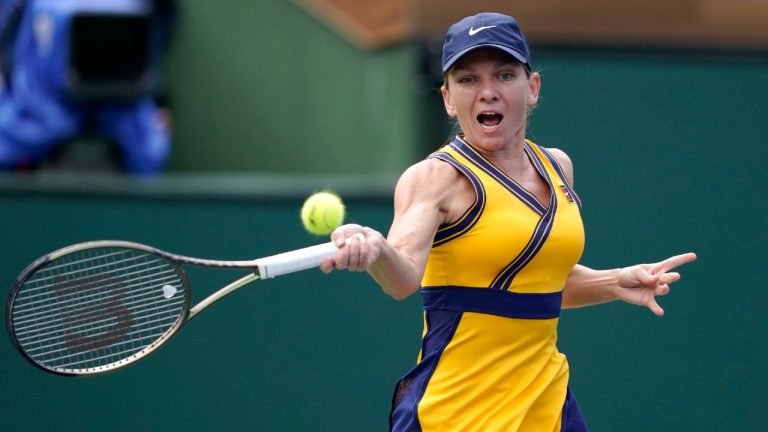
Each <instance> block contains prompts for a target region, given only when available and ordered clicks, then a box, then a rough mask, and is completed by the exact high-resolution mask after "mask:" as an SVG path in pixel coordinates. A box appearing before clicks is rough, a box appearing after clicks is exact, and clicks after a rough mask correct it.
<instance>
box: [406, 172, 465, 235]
mask: <svg viewBox="0 0 768 432" xmlns="http://www.w3.org/2000/svg"><path fill="white" fill-rule="evenodd" d="M465 183H466V185H465ZM468 185H469V182H468V181H467V180H466V179H465V178H464V176H463V174H461V173H460V172H459V171H458V170H457V169H456V168H454V167H453V166H452V165H450V164H448V163H446V162H443V161H441V160H438V159H426V160H423V161H421V162H418V163H416V164H414V165H412V166H410V167H409V168H408V169H407V170H405V172H404V173H403V174H402V176H400V180H398V182H397V187H396V188H395V212H398V211H404V210H405V209H407V208H414V207H422V209H423V208H424V207H426V208H430V209H435V210H437V211H438V212H439V213H440V214H441V215H442V217H441V219H442V221H443V222H444V221H446V220H450V219H451V216H452V215H453V214H454V213H455V212H457V211H462V210H461V209H458V208H456V206H457V204H458V203H457V197H461V196H463V195H465V194H464V193H463V190H464V189H466V188H467V186H468ZM458 205H459V206H461V204H458Z"/></svg>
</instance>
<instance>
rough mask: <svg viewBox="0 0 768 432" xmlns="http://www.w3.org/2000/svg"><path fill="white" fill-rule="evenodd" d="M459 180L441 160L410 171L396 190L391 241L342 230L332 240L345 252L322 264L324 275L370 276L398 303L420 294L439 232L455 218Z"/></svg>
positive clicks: (369, 232)
mask: <svg viewBox="0 0 768 432" xmlns="http://www.w3.org/2000/svg"><path fill="white" fill-rule="evenodd" d="M460 176H461V174H459V173H458V171H456V170H455V169H454V168H453V167H451V166H450V165H448V164H446V163H444V162H440V161H437V160H426V161H423V162H420V163H418V164H416V165H414V166H412V167H411V168H409V169H408V170H406V172H405V173H403V175H402V176H401V178H400V180H399V181H398V184H397V187H396V188H395V198H394V201H395V214H394V218H393V221H392V226H391V228H390V230H389V234H388V235H387V238H386V239H384V237H383V236H382V235H381V234H380V233H379V232H377V231H375V230H373V229H371V228H367V227H361V226H359V225H344V226H342V227H339V228H338V229H336V230H335V231H334V232H333V233H332V235H331V238H332V240H333V241H334V242H336V243H337V245H339V246H340V247H341V249H340V250H339V253H337V255H336V256H335V257H334V258H332V259H331V258H329V259H326V260H325V261H323V263H322V264H321V269H322V270H323V271H326V272H328V271H331V270H332V269H345V268H346V269H349V270H352V271H368V273H369V274H370V275H371V276H372V277H373V279H374V280H375V281H376V282H377V283H378V284H379V285H380V286H381V288H382V289H383V290H384V292H385V293H387V294H388V295H390V296H391V297H393V298H395V299H398V300H400V299H404V298H406V297H408V296H409V295H411V294H413V293H414V292H416V291H417V290H418V289H419V287H420V285H421V279H422V277H423V276H424V271H425V268H426V265H427V257H428V256H429V251H430V249H431V247H432V241H433V239H434V237H435V233H436V232H437V228H438V227H439V226H440V224H442V223H443V222H444V221H445V220H446V218H447V217H448V215H449V214H451V213H453V212H452V210H451V206H452V205H454V203H455V201H454V200H455V198H454V195H455V193H456V188H457V182H459V181H460V180H459V179H460ZM459 184H461V183H459ZM361 234H362V235H361Z"/></svg>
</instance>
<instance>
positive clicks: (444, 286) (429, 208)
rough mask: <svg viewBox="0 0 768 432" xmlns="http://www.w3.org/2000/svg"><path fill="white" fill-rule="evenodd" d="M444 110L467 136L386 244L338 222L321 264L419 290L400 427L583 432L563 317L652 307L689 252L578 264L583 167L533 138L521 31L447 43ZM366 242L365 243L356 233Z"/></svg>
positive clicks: (533, 87)
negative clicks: (619, 304)
mask: <svg viewBox="0 0 768 432" xmlns="http://www.w3.org/2000/svg"><path fill="white" fill-rule="evenodd" d="M442 65H443V72H444V74H445V81H444V85H443V87H442V89H441V90H442V95H443V101H444V104H445V110H446V112H447V113H448V115H449V116H450V117H453V118H454V119H456V120H457V121H458V124H459V126H460V130H461V131H460V132H459V133H458V134H457V135H456V137H455V138H454V139H453V140H452V141H451V142H450V143H449V144H447V145H446V146H444V147H442V148H441V149H440V150H439V151H437V152H435V153H433V154H432V155H430V156H429V157H428V158H427V159H426V160H424V161H422V162H419V163H417V164H415V165H413V166H411V167H410V168H408V169H407V170H406V171H405V172H404V174H403V175H402V176H401V178H400V180H399V181H398V184H397V187H396V190H395V196H394V201H395V215H394V220H393V222H392V226H391V228H390V231H389V234H388V237H387V238H386V239H385V238H384V236H383V235H382V234H381V233H379V232H377V231H375V230H373V229H371V228H369V227H363V226H359V225H343V226H341V227H339V228H338V229H336V230H335V231H334V232H333V233H332V235H331V237H332V240H333V241H334V242H336V243H337V245H338V246H340V250H339V252H338V253H337V254H336V255H335V256H333V257H331V258H326V259H325V260H324V261H323V263H322V264H321V268H322V270H323V271H325V272H330V271H332V270H333V269H348V270H351V271H368V272H369V273H370V274H371V276H372V277H373V278H374V279H375V280H376V282H378V283H379V284H380V285H381V287H382V288H383V290H384V291H385V292H386V293H387V294H389V295H390V296H392V297H394V298H395V299H403V298H406V297H408V296H409V295H411V294H413V293H414V292H416V291H417V290H419V289H421V295H422V297H423V303H424V318H425V330H424V336H423V341H422V349H421V352H420V353H419V357H418V362H417V364H416V366H415V367H414V368H413V369H412V370H411V371H410V372H408V373H407V374H406V375H405V376H404V377H403V378H402V379H401V380H400V381H399V382H398V383H397V386H396V389H395V394H394V397H393V400H392V411H391V413H390V429H391V430H392V431H536V432H542V431H566V432H573V431H586V430H587V426H586V424H585V422H584V420H583V418H582V415H581V413H580V411H579V407H578V405H577V403H576V400H575V399H574V397H573V395H572V394H571V392H570V391H569V386H568V381H569V373H570V371H569V367H568V362H567V360H566V357H565V356H564V355H563V354H561V353H560V352H559V351H558V349H557V347H556V340H557V324H558V318H559V315H560V309H561V307H565V308H571V307H580V306H587V305H594V304H598V303H605V302H609V301H612V300H616V299H620V300H623V301H626V302H628V303H632V304H636V305H640V306H645V307H647V308H649V309H650V310H651V311H652V312H653V313H655V314H656V315H662V314H663V313H664V311H663V310H662V308H661V307H660V306H659V305H658V303H657V302H656V296H663V295H665V294H667V293H668V292H669V290H670V287H669V285H670V284H671V283H672V282H675V281H677V280H678V279H679V278H680V275H679V274H678V273H676V272H672V271H671V270H672V269H674V268H675V267H677V266H680V265H682V264H685V263H688V262H691V261H693V260H695V259H696V255H695V254H693V253H688V254H683V255H678V256H674V257H671V258H668V259H666V260H664V261H662V262H659V263H655V264H640V265H633V266H629V267H624V268H618V269H613V270H593V269H590V268H587V267H585V266H582V265H579V264H578V261H579V259H580V257H581V254H582V249H583V246H584V230H583V225H582V221H581V217H580V207H581V203H580V201H579V197H578V195H577V194H576V192H575V191H574V189H573V166H572V163H571V160H570V159H569V157H568V156H567V155H566V154H565V153H564V152H563V151H561V150H558V149H554V148H545V147H542V146H539V145H537V144H535V143H533V142H531V141H529V140H526V138H525V136H526V135H525V130H526V120H527V114H528V111H529V110H530V109H531V108H532V107H533V106H535V105H536V103H537V102H538V98H539V91H540V89H541V79H540V76H539V74H538V73H537V72H535V71H532V69H531V56H530V51H529V48H528V44H527V42H526V39H525V37H524V36H523V33H522V32H521V30H520V28H519V27H518V24H517V22H516V21H515V20H514V19H513V18H512V17H509V16H506V15H501V14H497V13H482V14H479V15H475V16H470V17H467V18H464V19H462V20H461V21H459V22H457V23H455V24H453V25H452V26H451V27H450V28H449V30H448V33H447V34H446V38H445V43H444V46H443V61H442ZM358 233H362V234H363V236H356V234H358Z"/></svg>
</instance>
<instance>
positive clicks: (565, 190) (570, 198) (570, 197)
mask: <svg viewBox="0 0 768 432" xmlns="http://www.w3.org/2000/svg"><path fill="white" fill-rule="evenodd" d="M560 191H562V192H563V195H564V196H565V198H566V199H567V200H568V202H569V203H572V202H574V200H573V195H571V192H570V191H569V190H568V187H567V186H566V185H562V184H561V185H560Z"/></svg>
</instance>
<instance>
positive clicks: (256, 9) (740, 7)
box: [0, 0, 768, 432]
mask: <svg viewBox="0 0 768 432" xmlns="http://www.w3.org/2000/svg"><path fill="white" fill-rule="evenodd" d="M0 5H1V6H0V60H1V63H0V66H2V69H1V70H2V77H3V79H2V86H0V168H1V169H2V172H0V245H2V249H1V251H0V283H1V284H5V286H6V287H10V285H11V283H12V282H13V280H14V278H15V277H16V276H17V275H18V274H19V272H20V271H21V270H22V269H23V268H24V267H25V266H26V265H27V264H28V263H29V262H31V261H32V260H34V259H36V258H38V257H39V256H41V255H43V254H44V253H46V252H49V251H51V250H53V249H56V248H59V247H62V246H65V245H67V244H71V243H76V242H81V241H87V240H94V239H103V238H116V239H125V240H133V241H137V242H142V243H146V244H150V245H153V246H156V247H159V248H161V249H164V250H168V251H172V252H177V253H181V254H185V255H191V256H199V257H205V258H214V259H248V258H251V257H258V256H263V255H268V254H273V253H276V252H280V251H283V250H288V249H293V248H297V247H302V246H306V245H309V244H313V243H318V242H321V241H324V239H322V238H317V237H313V236H310V235H309V234H307V233H306V232H304V231H303V229H302V227H301V224H300V221H299V208H300V205H301V202H302V201H303V199H304V198H305V197H306V196H307V195H308V194H309V193H311V192H314V191H317V190H320V189H323V188H331V189H334V190H336V191H337V192H339V193H340V194H341V195H342V196H343V197H344V199H345V200H346V203H347V208H348V214H349V219H348V220H349V221H352V222H356V223H362V224H366V225H370V226H372V227H374V228H377V229H379V230H381V231H383V232H386V231H387V229H388V227H389V222H390V220H391V217H392V198H391V196H392V190H393V187H394V184H395V182H396V180H397V177H398V175H399V174H400V173H401V172H402V171H403V170H404V169H405V168H406V167H407V166H409V165H410V164H412V163H414V162H416V161H418V160H421V159H423V158H424V157H425V156H426V155H427V154H429V153H430V152H431V151H433V150H434V149H436V148H438V147H439V146H440V145H441V144H443V143H444V142H445V141H446V140H447V139H448V138H449V134H450V130H451V127H452V126H451V124H450V122H449V121H448V119H447V118H446V117H445V114H444V111H443V107H442V101H441V98H440V95H439V86H440V84H441V80H442V77H441V76H440V73H439V58H440V49H441V45H442V37H443V34H444V33H445V30H446V29H447V27H448V26H449V25H450V24H451V23H452V22H454V21H456V20H458V19H460V18H461V17H463V16H466V15H469V14H474V13H477V12H481V11H499V12H504V13H508V14H510V15H513V16H515V17H516V18H518V20H519V21H520V23H521V27H522V29H523V31H524V32H525V33H526V35H527V36H528V39H529V42H530V44H531V47H532V55H533V63H534V69H536V70H538V71H539V72H540V73H541V75H542V96H541V99H540V105H539V106H538V107H537V108H536V109H535V111H534V112H533V115H532V117H531V118H530V124H529V128H528V135H529V137H530V138H531V139H533V140H534V141H536V142H537V143H539V144H540V145H543V146H547V147H558V148H562V149H564V150H565V151H566V152H567V153H568V154H569V155H570V156H571V158H572V160H573V162H574V166H575V179H576V181H575V187H576V190H577V192H578V193H579V195H580V197H581V199H582V202H583V204H584V208H583V218H584V223H585V226H586V230H587V246H586V250H585V254H584V257H583V260H582V263H583V264H585V265H588V266H592V267H597V268H610V267H616V266H621V265H626V264H631V263H636V262H650V261H655V260H659V259H662V258H664V257H666V256H668V255H670V254H675V253H681V252H685V251H688V250H693V251H695V252H697V253H698V255H699V260H698V261H697V262H696V263H695V264H693V265H690V266H688V267H687V268H684V269H682V273H683V280H682V281H681V282H679V283H677V284H676V286H675V287H673V292H672V293H671V294H670V295H669V296H667V297H666V298H664V299H662V300H661V303H662V306H663V307H664V308H665V309H666V312H667V315H666V316H665V317H663V318H656V317H654V316H653V315H652V314H651V313H650V312H648V311H647V310H643V309H640V308H636V307H633V306H629V305H625V304H619V303H615V304H609V305H603V306H599V307H592V308H584V309H576V310H568V311H564V313H563V315H562V318H561V322H560V340H559V346H560V349H561V351H563V352H564V353H565V354H566V355H567V356H568V357H569V360H570V363H571V369H572V388H573V390H574V392H575V394H576V396H577V397H578V399H579V401H580V404H581V406H582V410H583V411H584V414H585V417H586V419H587V421H588V423H589V425H590V427H591V429H592V430H593V431H597V432H599V431H617V430H620V431H672V430H676V431H682V430H696V431H731V430H733V431H737V430H760V429H761V427H762V425H763V424H764V421H763V420H762V416H761V409H762V408H763V407H764V406H765V405H766V404H767V403H768V396H767V393H766V388H768V368H766V366H765V361H764V359H765V358H766V357H768V348H766V345H767V344H766V342H765V341H766V339H767V338H766V336H768V335H767V334H766V333H768V332H766V326H765V324H764V322H765V319H766V308H767V307H768V291H767V290H766V286H765V282H764V281H765V272H766V270H765V263H766V254H765V252H764V249H765V246H766V244H768V228H766V222H765V220H766V216H768V199H766V198H768V197H767V196H766V192H765V189H764V188H765V185H766V181H767V180H768V175H766V169H765V167H764V163H765V160H766V156H768V151H767V150H766V146H767V145H768V131H767V130H766V128H767V125H768V26H765V23H766V22H768V2H765V1H761V0H678V1H675V2H671V3H670V2H664V1H649V0H646V1H639V0H631V1H624V2H613V1H608V0H578V1H569V2H562V1H556V0H536V1H534V0H521V1H516V2H509V1H475V2H458V1H445V0H444V1H436V0H390V1H384V0H382V1H378V2H359V1H354V0H294V1H291V0H248V1H245V0H221V1H218V2H210V1H203V0H184V1H181V0H177V1H172V0H154V1H153V0H146V1H144V0H79V1H74V0H71V1H65V0H58V1H55V0H47V1H46V0H37V1H35V0H27V1H19V0H6V1H2V2H0ZM190 273H191V276H192V277H191V280H192V283H193V290H194V293H195V300H197V299H200V298H203V297H204V296H205V295H206V294H207V293H209V292H211V291H213V290H214V289H216V288H218V287H219V286H220V285H222V284H224V283H226V282H228V281H229V280H231V279H232V278H234V277H235V276H239V274H230V273H227V272H220V271H209V270H201V269H194V270H190ZM222 273H223V274H222ZM5 289H7V288H5ZM420 308H421V303H420V299H419V298H418V296H412V297H411V298H409V299H407V300H405V301H403V302H395V301H393V300H391V299H389V298H388V297H386V296H385V295H384V294H382V293H381V292H380V290H379V289H378V287H377V286H376V285H375V284H374V283H373V282H372V281H371V280H370V278H369V277H367V276H366V275H365V274H351V273H335V274H332V275H330V276H326V275H323V274H322V273H320V272H319V271H308V272H302V273H300V274H294V275H289V276H285V277H283V278H278V279H276V280H270V281H266V282H264V283H261V284H258V285H254V286H253V287H252V288H251V289H246V290H244V291H243V292H240V293H238V294H237V295H235V296H231V297H228V298H226V299H224V300H222V301H221V303H220V304H218V305H216V307H214V308H212V309H210V310H208V311H206V313H205V314H203V315H202V316H201V317H199V318H198V319H196V320H195V322H192V323H190V325H189V326H188V327H185V328H184V329H183V331H182V332H181V333H180V335H179V337H177V338H176V339H174V340H173V341H172V342H171V343H169V344H168V346H166V347H164V348H163V349H162V350H160V351H159V352H157V353H156V354H154V355H152V356H151V357H150V358H148V359H147V360H145V361H143V362H142V363H140V364H138V365H136V366H134V367H131V368H128V369H125V370H122V371H120V372H116V373H113V374H109V375H105V376H100V377H94V378H85V379H72V378H63V377H57V376H52V375H47V374H44V373H42V372H40V371H38V370H37V369H35V368H34V367H32V366H31V365H29V364H27V363H26V362H25V360H24V359H23V358H22V357H21V356H20V355H19V354H17V353H16V352H15V350H14V349H13V347H12V345H11V342H10V340H9V339H8V338H6V341H5V343H0V366H1V368H0V370H2V374H0V389H2V390H3V391H2V392H0V429H2V430H4V431H48V430H50V431H61V430H79V431H95V430H115V431H117V430H135V429H137V428H138V429H141V430H180V429H182V428H183V429H185V430H243V429H249V430H260V431H271V430H280V431H304V430H334V431H347V430H349V431H353V430H354V431H379V430H386V428H387V414H388V411H389V406H390V401H391V394H392V390H393V388H394V384H395V382H396V381H397V379H398V378H399V377H400V376H401V375H403V374H404V373H405V372H406V371H407V370H408V369H409V368H410V367H411V366H412V365H413V363H414V362H415V359H416V355H417V352H418V349H419V342H420V336H421V330H422V319H421V312H420Z"/></svg>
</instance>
